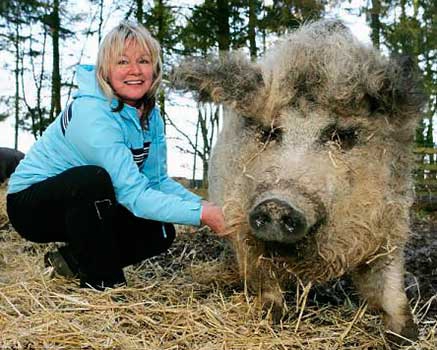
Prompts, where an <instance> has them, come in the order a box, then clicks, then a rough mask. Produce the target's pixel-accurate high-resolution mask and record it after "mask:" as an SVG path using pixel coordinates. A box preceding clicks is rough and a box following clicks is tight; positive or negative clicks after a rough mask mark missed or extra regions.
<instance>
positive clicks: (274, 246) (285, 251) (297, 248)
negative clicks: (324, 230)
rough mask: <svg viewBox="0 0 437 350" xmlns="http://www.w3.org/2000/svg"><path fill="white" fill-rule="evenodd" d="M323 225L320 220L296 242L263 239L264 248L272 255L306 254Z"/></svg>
mask: <svg viewBox="0 0 437 350" xmlns="http://www.w3.org/2000/svg"><path fill="white" fill-rule="evenodd" d="M322 225H323V220H319V221H318V222H317V223H316V224H315V225H313V226H312V227H311V228H310V230H309V231H308V232H307V233H306V234H305V236H303V237H302V238H301V239H300V240H299V241H297V242H294V243H287V242H279V241H269V240H262V242H263V243H264V249H265V252H266V253H267V255H268V256H270V257H294V258H299V257H301V256H304V254H305V251H306V250H308V248H309V247H310V246H311V245H312V242H313V238H314V236H315V235H316V233H317V232H318V231H319V229H320V227H321V226H322Z"/></svg>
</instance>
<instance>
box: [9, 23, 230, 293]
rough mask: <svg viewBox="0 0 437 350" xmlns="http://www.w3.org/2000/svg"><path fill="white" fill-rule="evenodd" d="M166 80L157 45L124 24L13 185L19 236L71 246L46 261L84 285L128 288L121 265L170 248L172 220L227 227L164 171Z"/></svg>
mask: <svg viewBox="0 0 437 350" xmlns="http://www.w3.org/2000/svg"><path fill="white" fill-rule="evenodd" d="M161 77H162V73H161V59H160V47H159V44H158V42H157V41H156V40H155V39H154V38H153V37H152V36H151V35H150V33H149V32H148V31H147V30H146V29H145V28H144V27H142V26H141V25H135V24H132V23H127V22H122V23H121V24H120V25H119V26H117V27H116V28H114V29H113V30H112V31H111V32H110V33H108V34H107V36H106V37H105V39H104V40H103V42H102V44H101V46H100V48H99V53H98V58H97V64H96V67H95V68H94V67H93V66H79V68H78V70H77V80H78V84H79V90H78V92H77V93H76V94H75V97H74V100H73V102H72V103H71V104H70V105H69V106H68V107H67V108H66V109H65V110H64V111H63V112H62V113H61V115H60V116H58V118H57V119H56V120H55V121H54V122H53V123H52V124H51V125H50V126H49V127H48V128H47V130H46V131H45V133H44V134H43V136H42V137H41V138H40V139H39V140H38V141H37V142H36V143H35V144H34V146H33V147H32V149H31V150H30V151H29V152H28V154H27V155H26V157H25V158H24V160H23V161H21V163H20V164H19V166H18V167H17V169H16V172H15V173H14V174H13V175H12V177H11V179H10V181H9V189H8V196H7V210H8V215H9V219H10V222H11V223H12V225H13V226H14V228H15V229H16V231H17V232H18V233H19V234H20V235H21V236H22V237H24V238H26V239H28V240H30V241H33V242H41V243H42V242H66V245H65V246H63V247H61V248H59V250H58V251H56V252H51V253H48V254H47V255H46V257H45V260H46V263H49V264H51V265H53V266H54V268H55V270H56V271H57V272H58V273H59V274H61V275H64V276H78V277H79V278H80V285H81V287H92V288H96V289H99V290H103V289H105V288H106V287H114V286H116V285H119V284H125V283H126V281H125V278H124V274H123V270H122V269H123V267H125V266H128V265H131V264H133V263H137V262H140V261H142V260H144V259H145V258H147V257H151V256H154V255H157V254H159V253H161V252H163V251H165V250H167V248H168V247H169V246H170V245H171V243H172V241H173V239H174V237H175V229H174V227H173V225H172V224H173V223H178V224H188V225H199V224H200V223H201V222H202V223H204V224H206V225H208V226H209V227H210V228H211V229H212V230H213V231H215V232H217V233H219V234H220V233H221V232H223V230H224V217H223V212H222V210H221V208H219V207H217V206H215V205H214V204H211V203H208V202H206V201H202V200H201V198H200V197H198V196H196V195H195V194H193V193H191V192H189V191H188V190H186V189H185V188H184V187H182V186H181V185H179V184H178V183H177V182H175V181H173V180H172V179H171V178H169V177H168V175H167V169H166V160H167V156H166V143H165V136H164V125H163V121H162V119H161V116H160V115H159V111H158V109H157V108H156V107H155V96H156V92H157V89H158V87H159V85H160V83H161Z"/></svg>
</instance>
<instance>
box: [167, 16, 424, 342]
mask: <svg viewBox="0 0 437 350" xmlns="http://www.w3.org/2000/svg"><path fill="white" fill-rule="evenodd" d="M173 80H174V81H175V83H176V85H177V86H178V87H182V88H187V89H192V90H195V91H196V92H197V94H198V97H199V98H200V100H202V101H206V100H212V101H213V102H216V103H221V104H224V105H225V107H226V109H225V113H224V126H223V131H222V133H221V135H220V139H219V142H218V143H217V146H216V149H215V151H214V152H215V154H214V155H213V161H212V163H211V168H210V171H211V173H210V194H211V196H212V199H213V200H216V201H218V203H220V204H222V205H223V206H224V211H225V217H226V220H227V223H228V225H229V231H230V236H229V237H230V241H231V243H232V244H233V246H234V249H235V252H236V256H237V259H238V262H239V268H240V273H241V274H242V276H243V277H244V278H245V279H246V280H247V281H248V282H250V284H251V286H252V288H254V289H258V292H260V291H261V293H260V294H264V296H267V297H266V299H271V301H272V302H273V304H276V305H280V304H281V300H280V293H278V292H274V289H275V288H276V287H273V288H271V286H273V285H275V286H278V287H277V288H276V290H280V289H281V288H282V287H283V286H285V285H286V284H287V283H286V282H287V281H292V280H294V277H297V278H298V279H299V280H302V281H308V282H324V281H327V280H329V279H332V278H335V277H338V276H341V275H343V274H345V273H352V275H354V274H355V276H357V278H356V279H355V282H356V284H357V286H358V288H359V290H360V291H361V292H362V294H363V295H364V296H365V297H366V298H367V299H368V300H369V302H370V303H371V304H372V303H373V304H374V305H376V306H378V307H381V308H383V309H384V310H385V312H386V313H387V314H388V315H389V317H387V321H386V325H387V327H388V329H391V330H393V331H395V332H400V333H402V334H404V335H405V336H407V337H411V338H414V337H415V335H414V334H409V333H408V332H409V329H410V328H411V329H412V327H410V323H411V322H412V318H411V314H409V311H408V312H406V311H405V310H408V305H407V301H406V296H405V293H404V291H403V287H402V285H403V276H402V274H403V261H402V260H403V258H402V251H403V248H404V245H405V243H406V241H407V239H408V235H409V216H408V211H409V207H410V206H411V204H412V201H413V190H412V179H411V169H412V165H413V156H412V152H411V148H412V146H413V139H414V132H415V125H416V123H417V120H418V117H419V115H420V112H421V110H422V107H423V104H424V101H425V98H424V95H423V94H422V92H421V90H420V88H419V87H420V84H419V81H418V79H417V78H416V74H415V70H414V67H413V64H412V62H410V61H409V60H407V59H402V58H387V57H384V56H383V55H381V54H380V53H379V52H378V51H377V50H375V49H373V48H372V47H371V46H367V45H364V44H362V43H360V42H359V41H358V40H357V39H355V38H354V37H353V36H352V34H351V33H350V32H349V31H348V30H347V28H345V27H344V25H343V24H341V23H340V22H337V21H320V22H315V23H309V24H306V25H304V26H302V27H301V28H300V29H298V30H296V31H294V32H292V33H290V34H289V35H288V36H286V37H284V38H283V39H281V40H280V41H279V42H277V43H276V45H274V46H273V47H272V48H271V49H270V50H269V52H268V54H267V55H266V56H265V57H264V58H262V59H261V60H259V61H258V62H257V63H251V62H249V61H248V60H246V59H244V58H243V57H242V56H241V55H222V57H221V58H218V59H213V60H207V61H200V62H199V61H196V60H192V61H188V62H186V63H184V64H182V65H181V66H180V67H179V68H178V70H177V71H176V72H175V73H174V74H173ZM253 125H255V126H253ZM332 125H334V126H335V125H337V126H338V125H339V126H340V129H341V127H343V128H344V129H346V130H348V129H349V130H354V128H357V129H360V133H359V138H360V139H359V140H358V141H357V142H358V144H359V145H358V146H357V147H351V149H349V150H344V149H343V148H342V146H341V145H340V146H339V145H336V144H335V142H331V141H329V142H323V144H322V146H320V142H321V139H322V137H321V135H322V134H323V132H324V131H323V130H324V129H326V128H327V127H329V126H332ZM281 129H283V130H284V131H283V134H284V135H283V140H280V139H278V140H275V137H274V134H275V130H281ZM256 135H258V136H260V140H259V142H258V139H257V138H256V137H255V136H256ZM272 135H273V136H272ZM270 136H272V137H273V138H272V139H271V138H270ZM357 137H358V136H357ZM318 145H319V146H318ZM290 150H291V151H290ZM299 152H300V153H299ZM297 153H299V154H297ZM299 157H300V158H299ZM302 159H304V160H302ZM320 178H323V180H319V179H320ZM284 179H286V180H284ZM287 179H288V180H287ZM330 179H335V180H332V182H330V181H331V180H330ZM281 181H285V182H287V181H288V183H289V184H291V185H289V187H288V188H293V186H294V187H295V188H296V186H300V187H301V188H304V189H305V191H306V193H304V194H302V192H300V191H295V192H296V193H293V195H295V198H298V197H299V196H300V197H302V198H316V200H312V199H311V200H310V202H312V203H313V204H312V207H311V205H309V206H308V207H311V208H310V209H309V210H306V209H305V208H304V211H305V210H306V211H305V213H310V214H311V213H312V212H314V208H315V207H317V206H318V204H319V203H322V204H321V205H320V207H321V208H323V209H324V210H325V211H326V215H324V219H325V221H324V222H323V223H322V224H321V225H320V226H318V227H317V230H315V231H314V232H312V233H310V234H308V236H307V237H306V238H305V239H303V240H301V241H299V242H298V243H296V244H295V247H294V248H293V249H294V250H295V251H294V252H293V254H288V255H287V254H276V253H277V251H276V252H275V251H274V250H273V251H270V250H269V247H268V246H267V244H269V243H270V242H268V243H265V242H261V241H259V240H257V239H256V238H255V237H254V235H252V232H251V228H250V224H249V220H248V213H249V212H250V210H251V208H253V205H254V203H257V202H256V201H254V200H253V198H250V197H251V196H256V195H257V190H258V189H259V187H260V186H267V187H268V186H271V188H270V189H268V188H267V190H273V192H274V191H275V190H276V191H277V190H278V189H279V190H281V189H286V188H287V187H286V186H287V184H285V185H284V186H283V187H282V188H281V186H282V185H281ZM318 181H319V182H320V183H318ZM330 185H331V187H335V188H334V190H332V189H331V190H330ZM343 185H345V186H346V187H347V190H345V191H343V192H342V187H343ZM263 191H264V189H263V190H262V191H260V192H261V193H268V191H264V192H263ZM329 191H331V192H329ZM285 192H286V190H284V191H283V192H281V193H285ZM332 193H335V194H336V195H335V196H334V195H332ZM298 200H299V199H298ZM304 202H305V200H303V203H304ZM303 205H305V204H303ZM298 207H299V208H300V209H302V206H300V205H298ZM311 215H313V214H311ZM311 215H310V216H311ZM314 216H317V215H314ZM375 272H376V273H375ZM281 286H282V287H281ZM392 286H393V287H392Z"/></svg>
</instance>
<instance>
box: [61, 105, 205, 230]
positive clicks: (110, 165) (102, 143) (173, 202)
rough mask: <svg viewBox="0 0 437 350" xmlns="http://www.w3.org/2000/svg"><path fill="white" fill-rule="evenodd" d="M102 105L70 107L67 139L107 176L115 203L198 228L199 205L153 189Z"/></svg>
mask: <svg viewBox="0 0 437 350" xmlns="http://www.w3.org/2000/svg"><path fill="white" fill-rule="evenodd" d="M95 104H100V106H95ZM102 104H103V102H100V103H98V102H94V101H88V100H87V99H84V100H82V99H78V100H77V103H75V104H74V105H73V115H74V118H72V120H71V123H70V125H69V128H68V129H67V132H66V137H67V139H68V140H69V141H70V143H71V145H72V147H74V148H75V149H76V150H77V152H78V153H79V155H80V156H81V157H82V158H83V160H84V162H85V164H90V165H97V166H101V167H102V168H104V169H105V170H106V171H107V172H108V173H109V175H110V176H111V180H112V183H113V186H114V190H115V195H116V198H117V201H118V202H119V203H120V204H122V205H123V206H125V207H126V208H128V209H129V210H130V211H131V212H132V213H134V215H136V216H138V217H142V218H145V219H150V220H156V221H163V222H170V223H178V224H189V225H199V223H200V212H201V206H200V203H199V202H197V201H192V200H191V201H190V200H187V199H185V198H181V197H179V196H177V195H174V194H170V193H165V192H163V191H159V190H157V189H153V188H152V186H151V182H150V180H149V179H148V178H147V177H146V176H145V175H144V174H142V173H141V172H140V171H139V169H138V166H137V165H136V163H135V162H134V160H133V157H132V153H131V151H130V149H129V148H128V146H127V145H126V143H125V141H124V136H123V135H124V134H123V129H122V125H121V124H120V123H122V121H121V120H120V121H117V120H116V117H115V116H114V114H113V113H111V112H110V111H109V110H108V111H105V110H104V108H103V107H102ZM99 107H100V108H99Z"/></svg>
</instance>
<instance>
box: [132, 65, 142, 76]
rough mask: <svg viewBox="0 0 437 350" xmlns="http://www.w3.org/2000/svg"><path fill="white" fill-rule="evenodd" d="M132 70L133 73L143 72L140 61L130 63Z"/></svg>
mask: <svg viewBox="0 0 437 350" xmlns="http://www.w3.org/2000/svg"><path fill="white" fill-rule="evenodd" d="M130 72H131V73H132V74H139V73H141V69H140V65H139V64H138V63H132V64H131V65H130Z"/></svg>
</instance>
